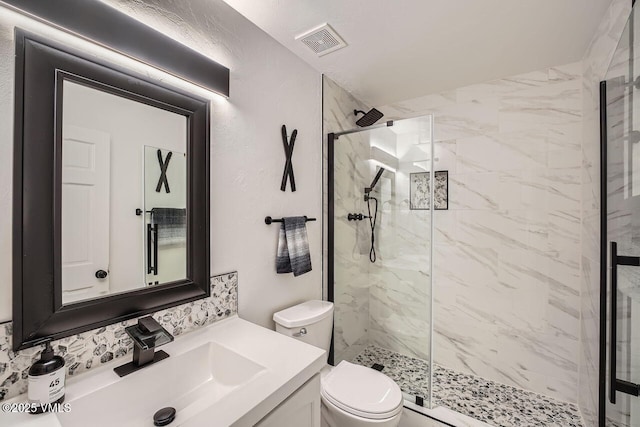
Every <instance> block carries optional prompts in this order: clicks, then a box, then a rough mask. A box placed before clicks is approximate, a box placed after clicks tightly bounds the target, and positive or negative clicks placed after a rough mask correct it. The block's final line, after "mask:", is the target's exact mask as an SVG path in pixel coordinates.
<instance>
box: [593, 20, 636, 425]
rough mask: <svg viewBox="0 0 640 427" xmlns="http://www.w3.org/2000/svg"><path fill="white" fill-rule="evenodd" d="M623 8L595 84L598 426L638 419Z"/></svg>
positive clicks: (628, 46)
mask: <svg viewBox="0 0 640 427" xmlns="http://www.w3.org/2000/svg"><path fill="white" fill-rule="evenodd" d="M636 13H637V11H636V10H635V9H634V10H633V11H632V12H631V15H630V17H629V20H628V21H627V24H626V27H625V30H624V32H623V35H622V37H621V39H620V41H619V43H618V46H617V48H616V50H615V52H614V55H613V59H612V61H611V65H610V67H609V69H608V70H607V74H606V77H605V81H603V82H601V84H600V114H601V116H600V119H601V123H600V125H601V143H602V148H601V156H602V172H601V173H602V177H601V187H602V199H601V203H602V214H601V215H602V216H601V228H602V236H601V251H602V254H601V288H602V289H601V293H600V295H601V308H600V316H601V319H602V320H601V330H600V339H601V342H600V364H601V366H600V375H601V377H600V379H601V382H600V384H601V389H600V420H599V425H600V426H616V427H618V426H619V427H627V426H637V425H640V397H638V395H639V394H640V105H639V103H640V93H638V90H639V89H640V77H639V75H638V73H637V71H636V70H638V69H640V67H638V65H639V64H638V59H640V58H639V53H638V49H637V48H635V46H634V45H635V40H637V39H638V36H640V34H639V33H638V31H639V30H640V25H639V23H637V22H635V18H636Z"/></svg>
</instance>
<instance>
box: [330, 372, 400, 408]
mask: <svg viewBox="0 0 640 427" xmlns="http://www.w3.org/2000/svg"><path fill="white" fill-rule="evenodd" d="M321 393H322V397H323V398H324V399H325V400H326V401H327V402H329V403H331V404H332V405H334V406H336V407H337V408H339V409H341V410H343V411H345V412H348V413H350V414H352V415H357V416H359V417H362V418H368V419H373V420H381V419H386V418H392V417H394V416H395V415H397V414H398V413H399V412H400V411H402V400H403V397H402V392H401V391H400V387H398V385H397V384H396V383H395V382H394V381H393V380H392V379H391V378H389V377H387V376H386V375H384V374H382V373H381V372H378V371H376V370H374V369H371V368H367V367H364V366H361V365H355V364H353V363H349V362H346V361H342V362H340V363H339V364H338V366H336V367H335V368H333V369H332V370H331V372H330V373H328V374H327V375H326V376H325V377H324V378H323V381H322V392H321Z"/></svg>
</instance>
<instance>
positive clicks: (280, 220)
mask: <svg viewBox="0 0 640 427" xmlns="http://www.w3.org/2000/svg"><path fill="white" fill-rule="evenodd" d="M304 219H305V221H306V222H309V221H315V220H316V219H315V218H307V216H306V215H305V216H304ZM282 221H283V220H282V218H275V219H274V218H271V217H270V216H265V217H264V223H265V224H271V223H272V222H282Z"/></svg>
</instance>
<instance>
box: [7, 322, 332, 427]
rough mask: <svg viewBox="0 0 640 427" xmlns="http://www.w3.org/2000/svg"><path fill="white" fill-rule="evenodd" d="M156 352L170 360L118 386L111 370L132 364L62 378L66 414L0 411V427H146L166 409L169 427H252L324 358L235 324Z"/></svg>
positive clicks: (300, 344) (193, 334) (182, 339)
mask: <svg viewBox="0 0 640 427" xmlns="http://www.w3.org/2000/svg"><path fill="white" fill-rule="evenodd" d="M162 350H165V351H166V352H167V353H169V354H170V355H171V357H169V358H168V359H165V360H162V361H160V362H157V363H155V364H153V365H151V366H147V367H145V368H143V369H141V370H139V371H137V372H134V373H132V374H129V375H127V376H125V377H122V378H120V377H118V375H116V374H115V372H113V368H115V367H116V366H119V365H122V364H124V363H126V362H128V361H130V360H131V356H129V357H123V358H118V359H117V360H114V361H112V362H110V363H109V364H107V365H105V366H101V367H98V368H97V369H95V370H94V371H93V372H90V373H87V374H83V375H80V376H73V377H70V378H67V380H68V381H67V387H66V399H65V403H67V404H68V405H69V406H68V407H70V411H69V412H49V413H46V414H40V415H31V414H26V413H12V412H2V411H0V426H2V427H69V426H70V427H75V426H82V427H85V426H92V427H93V426H98V427H102V426H109V427H116V426H117V427H133V426H135V427H146V426H148V427H151V426H153V414H155V412H156V411H157V410H158V409H161V408H164V407H167V406H172V407H174V408H175V409H176V411H177V414H176V419H175V420H174V421H173V422H172V423H171V424H170V427H210V426H214V425H215V426H233V427H252V426H254V425H256V424H257V423H258V422H259V421H260V420H261V419H262V418H264V417H265V416H266V415H267V414H268V413H269V412H270V411H272V410H273V409H274V408H276V407H277V406H278V405H279V404H280V403H282V402H283V401H284V400H285V399H286V398H287V397H288V396H289V395H290V394H291V393H293V392H294V391H295V390H297V389H298V388H299V387H300V386H302V385H303V384H304V383H306V382H307V381H308V380H309V379H310V378H311V377H312V376H313V375H315V374H316V373H318V372H319V371H320V369H322V368H323V367H324V366H325V363H326V353H325V352H324V350H321V349H319V348H316V347H313V346H310V345H308V344H305V343H303V342H300V341H298V340H294V339H291V338H289V337H286V336H284V335H282V334H278V333H276V332H274V331H271V330H268V329H265V328H263V327H261V326H258V325H254V324H252V323H250V322H247V321H246V320H242V319H240V318H238V317H237V316H233V317H231V318H229V319H225V320H221V321H218V322H216V323H214V324H212V325H208V326H205V327H202V328H200V329H198V330H197V331H192V332H189V333H188V334H184V335H182V336H180V337H176V339H175V341H173V342H171V343H169V344H166V345H164V346H162ZM25 400H26V396H25V395H21V396H17V397H15V398H13V399H10V400H9V401H8V402H12V403H19V402H24V401H25Z"/></svg>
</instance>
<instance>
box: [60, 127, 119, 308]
mask: <svg viewBox="0 0 640 427" xmlns="http://www.w3.org/2000/svg"><path fill="white" fill-rule="evenodd" d="M110 143H111V136H110V135H109V134H108V133H105V132H101V131H98V130H93V129H83V128H80V127H77V126H68V127H67V128H66V129H65V133H64V138H63V142H62V159H63V161H62V221H63V222H62V235H63V236H64V237H63V239H62V277H63V281H64V283H65V286H64V295H63V300H65V301H67V302H73V301H77V300H81V299H87V298H95V297H98V296H100V295H105V294H107V293H108V292H109V276H108V274H107V275H105V274H106V272H107V271H108V270H109V185H110V177H109V174H110V165H109V163H110V162H109V160H110V154H109V153H110ZM102 272H103V273H102Z"/></svg>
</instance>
